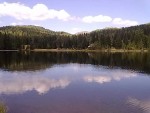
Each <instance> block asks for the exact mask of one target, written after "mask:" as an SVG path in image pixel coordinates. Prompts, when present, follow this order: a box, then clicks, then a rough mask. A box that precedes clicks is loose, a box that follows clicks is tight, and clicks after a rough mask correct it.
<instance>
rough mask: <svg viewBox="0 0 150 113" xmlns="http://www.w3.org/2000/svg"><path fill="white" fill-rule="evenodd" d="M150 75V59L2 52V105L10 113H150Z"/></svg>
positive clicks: (145, 56) (142, 56) (137, 55)
mask: <svg viewBox="0 0 150 113" xmlns="http://www.w3.org/2000/svg"><path fill="white" fill-rule="evenodd" d="M149 73H150V54H149V53H143V54H142V53H112V54H110V53H76V52H74V53H57V52H54V53H51V52H49V53H32V52H31V53H29V54H22V53H16V52H11V53H10V52H4V53H1V52H0V99H2V100H5V102H6V104H7V106H8V108H9V111H8V113H149V112H150V108H149V106H150V103H149V99H150V95H149V94H150V87H149V86H150V78H149V75H150V74H149ZM129 97H130V98H129ZM131 97H132V98H131Z"/></svg>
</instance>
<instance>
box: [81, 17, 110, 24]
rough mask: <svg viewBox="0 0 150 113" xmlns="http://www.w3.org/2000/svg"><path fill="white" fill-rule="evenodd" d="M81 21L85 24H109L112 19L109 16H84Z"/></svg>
mask: <svg viewBox="0 0 150 113" xmlns="http://www.w3.org/2000/svg"><path fill="white" fill-rule="evenodd" d="M82 21H83V22H85V23H98V22H111V21H112V18H111V17H109V16H103V15H98V16H85V17H83V18H82Z"/></svg>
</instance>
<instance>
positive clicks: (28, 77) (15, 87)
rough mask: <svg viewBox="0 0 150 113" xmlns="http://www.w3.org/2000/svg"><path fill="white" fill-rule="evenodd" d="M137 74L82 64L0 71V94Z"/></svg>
mask: <svg viewBox="0 0 150 113" xmlns="http://www.w3.org/2000/svg"><path fill="white" fill-rule="evenodd" d="M58 70H59V71H58ZM137 75H138V73H137V72H135V71H130V70H124V69H112V68H106V67H104V66H103V67H102V66H98V67H95V66H93V65H84V64H82V65H81V64H66V65H63V64H62V65H54V66H53V67H51V68H49V69H46V70H41V71H35V72H33V71H27V72H20V71H14V72H10V71H0V94H20V93H25V92H27V91H32V90H35V91H36V92H38V94H45V93H47V92H48V91H49V90H51V89H55V88H61V89H62V88H65V87H67V86H68V85H69V84H71V83H72V82H78V81H80V82H82V83H84V82H96V83H100V84H103V83H109V82H111V81H120V80H123V79H129V78H133V77H136V76H137Z"/></svg>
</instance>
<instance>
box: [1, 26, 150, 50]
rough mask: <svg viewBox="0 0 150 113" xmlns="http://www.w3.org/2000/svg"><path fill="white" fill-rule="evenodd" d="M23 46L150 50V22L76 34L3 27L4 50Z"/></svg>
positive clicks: (30, 28) (39, 28) (35, 28)
mask: <svg viewBox="0 0 150 113" xmlns="http://www.w3.org/2000/svg"><path fill="white" fill-rule="evenodd" d="M21 45H31V47H32V48H38V49H55V48H70V49H86V48H89V49H111V48H116V49H132V50H133V49H149V48H150V24H143V25H139V26H132V27H127V28H106V29H100V30H95V31H92V32H89V33H78V34H75V35H71V34H69V33H66V32H55V31H51V30H48V29H45V28H43V27H38V26H31V25H29V26H5V27H0V50H6V49H12V50H13V49H19V48H20V47H21Z"/></svg>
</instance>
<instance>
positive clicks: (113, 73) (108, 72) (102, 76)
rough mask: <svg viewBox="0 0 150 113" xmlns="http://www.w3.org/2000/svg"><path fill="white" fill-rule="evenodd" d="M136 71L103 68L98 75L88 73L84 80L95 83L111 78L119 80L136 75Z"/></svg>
mask: <svg viewBox="0 0 150 113" xmlns="http://www.w3.org/2000/svg"><path fill="white" fill-rule="evenodd" d="M137 74H138V73H136V72H133V71H130V70H122V69H103V70H102V71H100V72H99V75H89V76H85V77H84V80H85V81H87V82H96V83H100V84H103V83H107V82H111V81H113V80H116V81H120V80H122V79H127V78H132V77H136V76H137Z"/></svg>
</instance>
